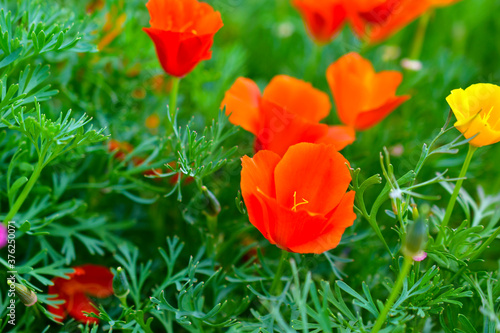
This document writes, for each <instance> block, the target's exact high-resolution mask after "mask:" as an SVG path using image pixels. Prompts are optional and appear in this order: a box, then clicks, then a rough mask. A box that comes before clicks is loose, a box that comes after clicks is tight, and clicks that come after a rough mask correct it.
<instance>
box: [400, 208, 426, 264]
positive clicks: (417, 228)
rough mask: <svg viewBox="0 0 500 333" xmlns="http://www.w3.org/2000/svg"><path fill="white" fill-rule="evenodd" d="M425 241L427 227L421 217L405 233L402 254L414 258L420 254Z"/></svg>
mask: <svg viewBox="0 0 500 333" xmlns="http://www.w3.org/2000/svg"><path fill="white" fill-rule="evenodd" d="M426 241H427V225H426V223H425V220H424V219H423V217H422V216H420V217H419V218H418V219H417V220H416V221H415V222H413V223H412V224H410V225H409V227H408V231H407V233H406V242H405V248H404V252H405V254H406V255H407V256H410V257H414V256H416V255H418V254H420V253H421V252H422V251H423V250H424V248H425V243H426Z"/></svg>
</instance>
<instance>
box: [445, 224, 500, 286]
mask: <svg viewBox="0 0 500 333" xmlns="http://www.w3.org/2000/svg"><path fill="white" fill-rule="evenodd" d="M498 235H500V227H498V228H497V230H495V232H494V233H493V234H491V236H490V237H488V239H487V240H486V242H484V243H483V245H481V247H480V248H479V249H478V250H477V251H476V252H475V253H474V254H473V255H472V256H471V257H470V259H469V263H470V262H473V261H474V260H476V259H477V257H479V256H480V255H481V254H482V253H483V252H484V251H485V250H486V249H487V248H488V246H490V244H491V243H492V242H493V241H494V240H495V239H496V238H497V237H498ZM465 268H467V266H462V268H461V269H460V270H459V271H458V272H456V273H455V275H453V277H452V278H451V281H452V282H453V281H455V279H456V278H457V277H459V276H460V274H462V273H463V271H464V270H465Z"/></svg>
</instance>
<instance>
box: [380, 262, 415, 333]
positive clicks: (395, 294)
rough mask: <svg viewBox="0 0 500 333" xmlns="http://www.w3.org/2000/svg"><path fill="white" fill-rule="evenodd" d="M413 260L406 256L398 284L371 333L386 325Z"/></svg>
mask: <svg viewBox="0 0 500 333" xmlns="http://www.w3.org/2000/svg"><path fill="white" fill-rule="evenodd" d="M412 262H413V259H411V258H410V257H407V256H405V259H404V263H403V268H402V269H401V270H400V271H399V276H398V279H397V281H396V284H395V285H394V287H393V288H392V291H391V294H390V295H389V298H388V299H387V302H386V303H385V306H384V308H383V309H382V312H380V314H379V316H378V318H377V321H376V322H375V325H374V326H373V329H372V331H371V333H377V332H378V331H379V330H380V329H381V328H382V325H384V323H385V320H386V318H387V315H388V314H389V311H390V310H391V308H392V306H393V305H394V302H395V301H396V297H398V295H399V292H400V291H401V288H402V287H403V282H404V280H405V278H406V276H407V275H408V272H409V271H410V269H411V264H412Z"/></svg>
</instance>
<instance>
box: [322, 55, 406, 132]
mask: <svg viewBox="0 0 500 333" xmlns="http://www.w3.org/2000/svg"><path fill="white" fill-rule="evenodd" d="M326 78H327V80H328V84H329V85H330V89H331V90H332V94H333V98H334V100H335V104H336V106H337V112H338V115H339V118H340V120H341V121H342V122H343V123H344V124H346V125H348V126H353V127H354V128H356V129H358V130H365V129H368V128H370V127H372V126H374V125H375V124H377V123H378V122H380V121H381V120H382V119H384V118H385V117H386V116H387V115H389V114H390V113H391V112H392V111H394V110H395V109H396V108H397V107H398V106H399V105H401V104H402V103H403V102H405V101H406V100H408V99H409V98H410V96H409V95H405V96H396V89H397V88H398V86H399V85H400V84H401V81H402V80H403V75H402V74H401V73H400V72H397V71H383V72H379V73H376V72H375V70H374V69H373V66H372V64H371V62H370V61H369V60H366V59H364V58H363V57H361V56H360V55H359V54H357V53H355V52H351V53H348V54H346V55H344V56H343V57H341V58H339V59H338V60H337V61H336V62H334V63H332V64H331V65H330V66H329V67H328V69H327V71H326Z"/></svg>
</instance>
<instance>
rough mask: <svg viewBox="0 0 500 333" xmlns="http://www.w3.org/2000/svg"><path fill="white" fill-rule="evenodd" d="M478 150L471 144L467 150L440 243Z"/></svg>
mask: <svg viewBox="0 0 500 333" xmlns="http://www.w3.org/2000/svg"><path fill="white" fill-rule="evenodd" d="M476 150H477V147H475V146H473V145H471V144H469V151H468V152H467V157H466V158H465V162H464V165H463V166H462V170H461V171H460V175H459V176H458V177H459V178H460V179H459V180H458V181H457V184H456V185H455V189H454V190H453V194H452V195H451V199H450V201H449V202H448V207H446V213H445V215H444V218H443V222H441V229H440V230H439V234H438V237H437V240H436V242H437V243H439V242H440V241H441V239H442V238H443V232H444V229H445V228H446V227H447V226H448V223H449V222H450V217H451V213H452V212H453V208H454V207H455V202H456V201H457V197H458V194H459V193H460V188H461V187H462V183H463V182H464V180H463V178H464V177H465V174H466V173H467V169H469V164H470V161H471V159H472V155H474V152H475V151H476Z"/></svg>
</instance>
